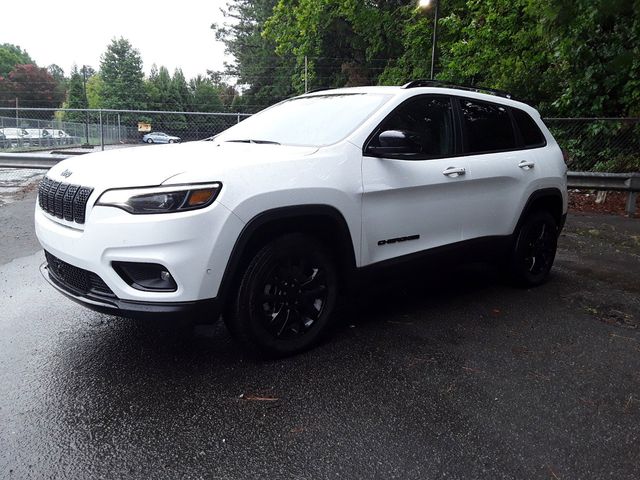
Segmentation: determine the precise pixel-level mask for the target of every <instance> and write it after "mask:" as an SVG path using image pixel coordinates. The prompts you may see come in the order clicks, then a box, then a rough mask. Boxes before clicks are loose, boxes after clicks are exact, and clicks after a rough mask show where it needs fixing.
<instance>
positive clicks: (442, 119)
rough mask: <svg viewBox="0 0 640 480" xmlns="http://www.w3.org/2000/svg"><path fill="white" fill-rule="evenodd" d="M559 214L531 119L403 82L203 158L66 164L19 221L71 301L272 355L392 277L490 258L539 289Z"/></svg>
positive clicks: (186, 154)
mask: <svg viewBox="0 0 640 480" xmlns="http://www.w3.org/2000/svg"><path fill="white" fill-rule="evenodd" d="M566 212H567V188H566V166H565V163H564V159H563V154H562V152H561V150H560V148H559V147H558V144H557V143H556V141H555V140H554V138H553V136H552V135H551V133H549V130H548V129H547V128H546V127H545V125H544V124H543V122H542V120H541V119H540V115H539V114H538V112H537V111H536V110H535V109H533V108H532V107H530V106H528V105H526V104H524V103H520V102H517V101H515V100H512V99H509V98H506V97H505V96H502V95H500V94H488V93H483V92H480V91H478V90H476V89H469V88H452V87H450V88H447V87H442V86H439V85H438V84H437V83H433V82H426V81H415V82H412V83H410V84H407V85H405V86H404V87H361V88H360V87H359V88H345V89H339V90H327V91H320V92H314V93H310V94H307V95H303V96H300V97H297V98H293V99H289V100H286V101H284V102H282V103H279V104H277V105H275V106H273V107H271V108H268V109H266V110H264V111H262V112H261V113H259V114H257V115H254V116H252V117H250V118H248V119H247V120H245V121H243V122H242V123H240V124H238V125H235V126H233V127H232V128H230V129H228V130H226V131H225V132H223V133H221V134H219V135H218V136H216V137H214V138H213V139H210V141H201V142H192V143H188V144H183V145H168V146H164V147H158V148H154V149H152V150H147V149H126V150H118V151H111V152H104V153H96V154H90V155H86V156H82V158H70V159H68V160H65V161H63V162H61V163H59V164H58V165H56V166H55V167H53V168H52V169H51V170H50V171H49V172H48V173H47V175H46V178H45V179H44V180H43V182H42V184H41V185H40V189H39V197H38V206H37V207H36V212H35V221H36V232H37V236H38V238H39V240H40V243H41V244H42V246H43V247H44V249H45V251H46V257H47V263H46V264H45V265H43V273H44V275H45V277H46V278H47V279H48V280H49V282H50V283H51V284H52V285H53V286H54V287H55V288H57V289H58V290H59V291H61V292H62V293H64V294H65V295H67V296H68V297H70V298H72V299H73V300H75V301H77V302H79V303H81V304H83V305H85V306H87V307H89V308H93V309H96V310H99V311H103V312H108V313H112V314H116V315H121V316H133V315H139V314H147V315H158V314H161V313H171V314H173V313H189V312H192V314H193V315H196V313H194V312H197V314H198V315H202V314H203V312H204V314H206V315H209V316H210V317H211V319H217V318H218V317H219V315H220V313H221V312H222V313H223V318H224V320H225V322H226V324H227V325H228V327H229V329H230V330H231V332H232V333H233V334H234V336H235V338H237V339H238V340H239V342H240V343H241V344H242V345H243V346H244V347H245V348H247V349H249V350H251V351H254V352H255V351H258V352H260V353H263V354H266V355H274V356H279V355H288V354H292V353H295V352H299V351H301V350H304V349H306V348H309V347H310V346H312V345H314V344H315V343H316V342H317V341H318V340H319V339H320V338H321V336H322V335H323V333H325V332H326V331H327V326H328V325H329V323H330V321H331V316H332V312H333V310H334V307H335V305H336V298H337V295H338V292H339V291H340V290H341V289H342V288H343V287H345V285H347V284H350V283H351V282H352V281H355V280H357V278H359V276H362V275H366V274H367V273H368V272H370V271H371V269H374V268H378V267H384V266H386V265H388V264H389V263H391V262H393V263H397V262H399V261H413V260H415V258H416V257H419V256H420V257H422V256H425V255H433V254H437V253H439V252H441V251H443V250H448V251H456V252H459V251H463V250H464V251H466V252H471V253H472V255H474V257H477V258H480V256H481V255H484V253H485V252H486V251H488V248H489V247H491V249H492V250H493V251H497V252H498V253H499V255H500V257H501V258H502V259H506V263H507V264H508V267H509V270H510V272H511V274H512V276H513V278H514V280H515V281H516V282H518V283H519V284H522V285H527V286H535V285H539V284H541V283H543V282H544V281H546V279H547V277H548V275H549V271H550V269H551V266H552V264H553V261H554V256H555V252H556V242H557V238H558V235H559V233H560V231H561V229H562V226H563V224H564V221H565V218H566ZM426 273H427V274H428V272H426ZM434 274H437V273H435V272H434Z"/></svg>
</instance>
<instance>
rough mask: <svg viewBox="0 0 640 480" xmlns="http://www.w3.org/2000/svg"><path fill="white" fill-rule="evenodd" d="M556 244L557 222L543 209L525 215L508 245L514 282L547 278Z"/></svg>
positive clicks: (533, 282) (538, 281) (538, 282)
mask: <svg viewBox="0 0 640 480" xmlns="http://www.w3.org/2000/svg"><path fill="white" fill-rule="evenodd" d="M557 245H558V225H557V223H556V221H555V219H554V217H553V216H552V215H551V214H550V213H548V212H545V211H538V212H534V213H532V214H531V215H529V216H528V217H527V218H526V219H525V221H524V222H523V224H522V226H521V227H520V229H519V230H518V234H517V237H516V241H515V244H514V245H513V247H512V252H511V259H510V260H511V261H510V270H511V276H512V278H513V280H514V281H515V283H516V284H518V285H521V286H525V287H534V286H537V285H541V284H543V283H544V282H546V281H547V279H548V278H549V272H550V271H551V267H552V266H553V261H554V259H555V256H556V249H557Z"/></svg>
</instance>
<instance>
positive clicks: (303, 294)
mask: <svg viewBox="0 0 640 480" xmlns="http://www.w3.org/2000/svg"><path fill="white" fill-rule="evenodd" d="M337 292H338V277H337V273H336V267H335V263H334V261H333V258H332V257H331V255H330V254H329V252H328V251H327V250H326V248H325V247H324V246H323V245H322V244H321V243H320V242H318V241H317V240H316V239H314V238H313V237H310V236H307V235H303V234H288V235H285V236H282V237H280V238H278V239H276V240H274V241H272V242H271V243H269V244H267V245H266V246H264V247H263V248H262V249H261V250H260V251H259V252H258V253H257V254H256V255H255V257H253V259H252V260H251V262H250V263H249V265H248V267H247V268H246V270H245V271H244V274H243V275H242V279H241V281H240V287H239V289H238V293H237V296H236V298H235V299H234V301H233V304H232V305H231V308H230V309H229V310H228V314H227V315H225V316H224V320H225V323H226V324H227V327H228V328H229V330H230V332H231V334H232V335H233V337H234V338H235V339H236V340H237V341H238V342H239V343H240V344H241V345H242V347H243V348H244V350H245V351H247V352H248V353H250V354H256V353H257V354H258V356H261V357H270V358H277V357H285V356H288V355H293V354H296V353H299V352H302V351H304V350H307V349H309V348H311V347H312V346H314V345H316V344H317V343H318V342H319V341H320V340H321V339H322V338H323V336H324V334H326V332H327V330H328V327H329V324H330V320H331V314H332V312H333V310H334V307H335V304H336V298H337Z"/></svg>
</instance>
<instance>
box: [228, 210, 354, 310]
mask: <svg viewBox="0 0 640 480" xmlns="http://www.w3.org/2000/svg"><path fill="white" fill-rule="evenodd" d="M293 232H301V233H306V234H310V235H313V236H315V237H317V238H319V239H320V240H321V241H322V242H323V243H324V244H325V245H326V246H327V247H328V248H329V249H330V251H331V252H332V253H333V254H334V258H335V259H336V262H337V267H338V272H339V275H343V274H344V275H347V277H348V278H351V275H352V274H353V272H354V271H355V269H356V257H355V250H354V245H353V240H352V237H351V232H350V231H349V227H348V225H347V222H346V220H345V218H344V216H343V215H342V213H340V211H338V210H337V209H336V208H335V207H332V206H330V205H321V204H318V205H297V206H289V207H279V208H274V209H271V210H266V211H264V212H262V213H259V214H258V215H256V216H255V217H253V218H252V219H251V220H250V221H249V222H247V224H246V225H245V226H244V228H243V229H242V231H241V232H240V235H239V236H238V238H237V239H236V242H235V244H234V246H233V249H232V251H231V255H230V257H229V260H228V262H227V266H226V268H225V271H224V275H223V277H222V282H221V284H220V288H219V292H218V298H220V300H221V301H222V303H223V304H226V302H227V300H229V295H230V294H231V293H232V292H233V290H234V287H235V286H236V285H237V282H238V281H239V279H240V275H241V273H242V272H243V271H244V269H245V268H246V266H247V265H248V263H249V262H250V261H251V258H253V256H254V255H255V254H256V253H257V252H258V250H259V249H260V248H261V247H262V246H264V245H265V244H266V243H267V242H268V241H269V240H271V239H273V238H275V237H277V236H279V235H282V234H286V233H293Z"/></svg>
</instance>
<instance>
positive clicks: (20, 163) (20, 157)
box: [0, 153, 70, 170]
mask: <svg viewBox="0 0 640 480" xmlns="http://www.w3.org/2000/svg"><path fill="white" fill-rule="evenodd" d="M69 157H70V155H58V154H44V153H41V154H35V153H0V168H28V169H33V170H49V169H50V168H51V167H53V166H54V165H55V164H56V163H58V162H60V161H62V160H64V159H66V158H69Z"/></svg>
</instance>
